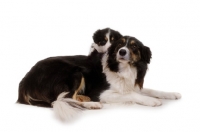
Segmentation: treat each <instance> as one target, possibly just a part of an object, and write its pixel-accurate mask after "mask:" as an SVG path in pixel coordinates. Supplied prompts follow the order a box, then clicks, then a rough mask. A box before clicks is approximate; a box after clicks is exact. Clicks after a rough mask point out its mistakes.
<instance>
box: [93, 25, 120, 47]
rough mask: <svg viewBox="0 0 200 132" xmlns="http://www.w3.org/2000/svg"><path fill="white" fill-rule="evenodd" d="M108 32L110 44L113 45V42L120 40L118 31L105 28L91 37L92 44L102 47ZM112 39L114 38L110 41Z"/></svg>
mask: <svg viewBox="0 0 200 132" xmlns="http://www.w3.org/2000/svg"><path fill="white" fill-rule="evenodd" d="M108 32H110V33H111V34H110V36H109V37H110V38H109V39H110V42H111V43H113V42H115V41H116V40H118V39H120V38H121V37H122V35H121V34H120V33H119V32H118V31H115V30H112V29H110V28H106V29H103V30H100V29H99V30H97V31H96V32H95V33H94V35H93V40H94V42H95V43H96V44H97V45H98V46H104V45H105V44H106V42H107V40H106V39H105V35H106V34H107V33H108ZM112 38H114V39H113V40H112Z"/></svg>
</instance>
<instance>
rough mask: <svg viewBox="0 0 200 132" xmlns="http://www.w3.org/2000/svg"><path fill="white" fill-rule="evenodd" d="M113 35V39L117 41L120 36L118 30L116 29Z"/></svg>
mask: <svg viewBox="0 0 200 132" xmlns="http://www.w3.org/2000/svg"><path fill="white" fill-rule="evenodd" d="M114 37H115V41H117V40H119V39H120V38H121V37H122V35H121V34H120V33H119V32H118V31H116V33H115V34H114Z"/></svg>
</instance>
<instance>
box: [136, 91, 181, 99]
mask: <svg viewBox="0 0 200 132" xmlns="http://www.w3.org/2000/svg"><path fill="white" fill-rule="evenodd" d="M136 91H137V92H138V93H141V94H143V95H146V96H150V97H156V98H159V99H180V98H181V94H179V93H174V92H162V91H157V90H152V89H147V88H143V89H139V88H137V89H136Z"/></svg>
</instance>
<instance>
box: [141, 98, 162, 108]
mask: <svg viewBox="0 0 200 132" xmlns="http://www.w3.org/2000/svg"><path fill="white" fill-rule="evenodd" d="M140 104H142V105H146V106H152V107H156V106H160V105H162V102H161V101H160V100H158V99H154V98H149V99H146V100H144V101H142V102H141V103H140Z"/></svg>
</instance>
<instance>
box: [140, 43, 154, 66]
mask: <svg viewBox="0 0 200 132" xmlns="http://www.w3.org/2000/svg"><path fill="white" fill-rule="evenodd" d="M151 56H152V54H151V50H150V48H149V47H147V46H144V47H143V48H142V54H141V58H142V60H143V61H145V62H146V63H150V59H151Z"/></svg>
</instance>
